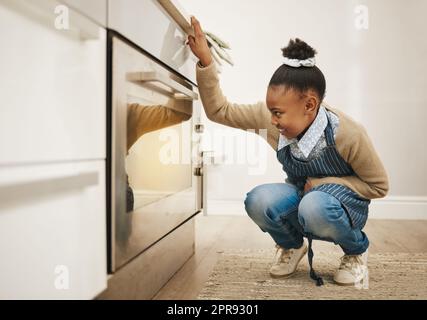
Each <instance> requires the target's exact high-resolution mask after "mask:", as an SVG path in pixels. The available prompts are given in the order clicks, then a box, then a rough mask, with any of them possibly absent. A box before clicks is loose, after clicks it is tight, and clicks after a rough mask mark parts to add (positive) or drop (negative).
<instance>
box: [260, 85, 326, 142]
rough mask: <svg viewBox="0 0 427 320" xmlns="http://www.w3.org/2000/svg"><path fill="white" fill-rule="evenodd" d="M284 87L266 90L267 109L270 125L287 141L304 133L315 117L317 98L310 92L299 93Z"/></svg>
mask: <svg viewBox="0 0 427 320" xmlns="http://www.w3.org/2000/svg"><path fill="white" fill-rule="evenodd" d="M285 89H286V88H285V87H284V86H270V87H269V88H268V90H267V107H268V109H269V110H270V112H271V123H272V124H273V125H274V126H275V127H276V128H278V129H279V131H280V133H281V134H282V135H284V136H285V137H286V138H288V139H292V138H297V137H298V136H299V135H301V134H302V133H304V132H305V130H306V129H307V128H308V127H309V126H310V125H311V123H312V122H313V121H314V119H315V118H316V115H317V109H318V108H317V106H318V103H319V98H318V97H317V95H316V93H315V92H314V91H312V90H307V92H305V93H301V92H299V91H297V90H294V89H287V90H285Z"/></svg>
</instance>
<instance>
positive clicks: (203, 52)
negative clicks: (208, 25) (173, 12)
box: [187, 17, 212, 67]
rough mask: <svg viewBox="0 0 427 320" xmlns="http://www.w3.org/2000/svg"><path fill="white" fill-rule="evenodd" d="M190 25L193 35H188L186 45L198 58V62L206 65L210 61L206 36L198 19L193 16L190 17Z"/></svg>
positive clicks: (210, 56)
mask: <svg viewBox="0 0 427 320" xmlns="http://www.w3.org/2000/svg"><path fill="white" fill-rule="evenodd" d="M191 26H192V27H193V30H194V37H193V36H191V35H189V36H188V42H187V43H188V45H189V46H190V48H191V51H192V52H193V53H194V55H195V56H196V57H197V58H198V59H199V60H200V63H201V64H202V65H203V66H204V67H206V66H208V65H210V64H211V63H212V55H211V51H210V49H209V46H208V41H207V40H206V36H205V34H204V32H203V30H202V27H201V26H200V23H199V21H198V20H197V19H196V18H195V17H191Z"/></svg>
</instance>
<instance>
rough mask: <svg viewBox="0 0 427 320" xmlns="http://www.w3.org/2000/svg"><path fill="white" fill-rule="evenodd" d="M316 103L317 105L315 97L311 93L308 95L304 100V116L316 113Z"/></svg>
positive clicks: (317, 100)
mask: <svg viewBox="0 0 427 320" xmlns="http://www.w3.org/2000/svg"><path fill="white" fill-rule="evenodd" d="M318 103H319V99H318V98H317V96H316V95H315V94H313V93H311V92H310V93H308V94H307V98H306V100H305V112H306V114H312V113H316V111H317V106H318Z"/></svg>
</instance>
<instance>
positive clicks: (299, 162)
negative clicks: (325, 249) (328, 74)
mask: <svg viewBox="0 0 427 320" xmlns="http://www.w3.org/2000/svg"><path fill="white" fill-rule="evenodd" d="M191 22H192V26H193V29H194V34H195V36H194V37H193V36H189V37H188V44H189V46H190V48H191V50H192V52H193V53H194V55H195V56H196V57H198V58H199V60H200V61H199V62H198V63H197V67H196V68H197V82H198V85H199V92H200V96H201V100H202V103H203V106H204V108H205V111H206V115H207V116H208V118H209V119H210V120H212V121H215V122H218V123H221V124H224V125H228V126H231V127H234V128H240V129H267V141H268V143H269V144H270V145H271V146H272V147H273V149H274V150H276V151H277V159H278V160H279V161H280V163H281V164H282V166H283V170H284V171H285V172H286V174H287V179H286V181H285V182H286V183H280V184H264V185H260V186H257V187H256V188H254V189H253V190H252V191H250V192H249V193H248V194H247V197H246V200H245V208H246V211H247V213H248V215H249V217H250V218H251V219H252V220H253V221H254V222H255V223H256V224H257V225H258V226H259V227H260V229H261V230H262V231H264V232H268V233H269V234H270V235H271V237H272V238H273V240H274V241H275V242H276V247H277V254H278V258H277V260H276V262H275V263H274V264H273V266H272V267H271V269H270V274H271V275H272V276H273V277H288V276H290V275H292V274H293V273H294V272H295V270H296V268H297V266H298V263H299V261H300V260H301V259H302V258H303V256H304V255H305V254H306V253H307V251H308V258H309V264H310V276H311V278H312V279H314V280H316V284H317V285H322V284H323V281H322V279H321V278H320V277H318V276H317V275H316V273H315V272H314V270H313V268H312V257H313V252H312V250H311V241H312V239H319V240H325V241H330V242H334V243H335V244H338V245H339V246H340V247H341V248H342V250H343V251H344V256H343V257H342V258H341V264H340V267H339V269H338V270H337V272H336V273H335V275H334V281H335V282H336V283H338V284H340V285H353V284H357V283H359V282H360V281H361V280H363V279H366V278H367V276H368V268H367V258H368V246H369V241H368V238H367V236H366V234H365V233H364V232H363V231H362V229H363V227H364V226H365V223H366V220H367V218H368V206H369V204H370V199H374V198H380V197H384V196H385V195H386V194H387V192H388V178H387V174H386V172H385V169H384V167H383V165H382V163H381V160H380V159H379V157H378V155H377V153H376V151H375V149H374V147H373V145H372V143H371V141H370V139H369V137H368V135H367V133H366V131H365V129H364V128H363V127H362V126H361V125H360V124H358V123H357V122H355V121H354V120H353V119H351V118H350V117H349V116H347V115H345V114H344V113H342V112H341V111H339V110H336V109H333V108H331V107H329V106H327V105H326V104H325V103H324V102H323V98H324V95H325V88H326V82H325V78H324V76H323V73H322V71H320V69H319V68H318V67H317V66H316V63H315V54H316V51H315V50H314V49H313V48H312V47H310V46H309V45H307V44H306V43H305V42H303V41H301V40H299V39H296V40H291V41H290V42H289V44H288V46H287V47H286V48H284V49H282V51H283V56H284V62H283V64H282V65H281V66H280V67H279V68H278V69H277V70H276V71H275V73H274V74H273V77H272V78H271V80H270V83H269V86H268V90H267V97H266V103H265V102H259V103H257V104H253V105H241V104H233V103H230V102H228V101H227V99H226V98H225V97H224V95H223V94H222V91H221V89H220V85H219V79H218V75H217V72H216V69H215V64H214V63H212V57H211V54H210V50H209V47H208V44H207V42H206V38H205V36H204V33H203V31H202V29H201V26H200V23H199V22H198V21H197V20H196V19H195V18H194V17H192V20H191ZM304 237H307V238H308V249H307V245H306V244H305V242H304Z"/></svg>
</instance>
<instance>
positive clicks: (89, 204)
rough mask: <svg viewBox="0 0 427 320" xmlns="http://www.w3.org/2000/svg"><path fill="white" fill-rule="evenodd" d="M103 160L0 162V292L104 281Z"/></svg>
mask: <svg viewBox="0 0 427 320" xmlns="http://www.w3.org/2000/svg"><path fill="white" fill-rule="evenodd" d="M105 203H106V200H105V163H104V161H91V162H73V163H63V164H55V165H35V166H17V167H9V168H0V256H1V263H0V299H91V298H94V297H95V296H96V295H97V294H99V293H100V292H101V291H102V290H104V289H105V288H106V283H107V257H106V253H107V248H106V209H105V206H106V205H105Z"/></svg>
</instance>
